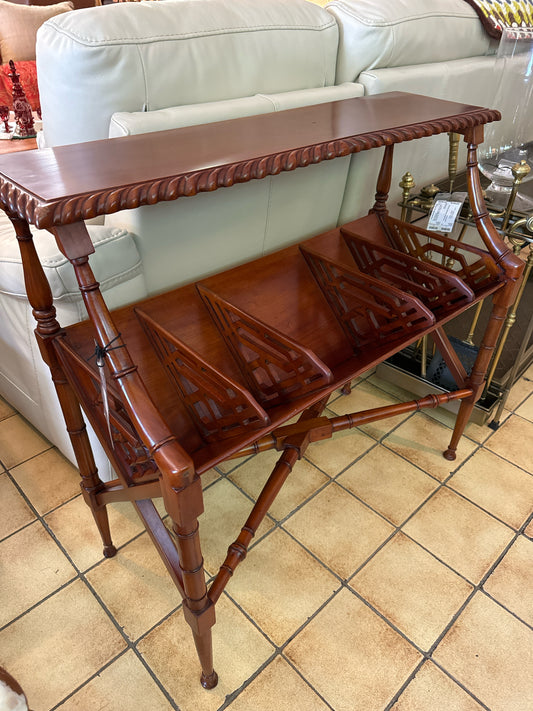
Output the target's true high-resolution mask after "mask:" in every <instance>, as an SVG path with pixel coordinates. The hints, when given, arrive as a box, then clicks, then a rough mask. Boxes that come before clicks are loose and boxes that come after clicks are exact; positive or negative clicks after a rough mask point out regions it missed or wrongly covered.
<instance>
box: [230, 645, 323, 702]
mask: <svg viewBox="0 0 533 711" xmlns="http://www.w3.org/2000/svg"><path fill="white" fill-rule="evenodd" d="M229 708H230V709H231V711H251V710H252V709H253V711H300V710H301V711H304V710H305V711H327V709H328V706H326V704H325V703H324V702H323V701H322V700H321V699H320V697H318V696H317V695H316V694H315V692H314V691H313V690H312V689H311V688H310V687H309V686H308V685H307V684H306V683H305V681H304V680H303V679H302V677H301V676H299V675H298V674H297V673H296V672H295V671H294V669H293V668H292V667H291V666H290V664H287V662H286V661H285V660H284V659H282V658H281V657H276V658H275V659H274V661H273V662H271V663H270V664H269V665H268V667H267V668H266V669H265V670H264V671H262V672H261V674H260V675H259V676H258V677H257V678H256V679H254V681H252V683H251V684H250V686H248V687H246V689H245V690H244V691H243V692H242V693H241V694H239V696H238V697H237V699H236V700H235V701H234V702H233V703H232V704H231V705H230V706H229Z"/></svg>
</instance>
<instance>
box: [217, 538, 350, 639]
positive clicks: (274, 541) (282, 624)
mask: <svg viewBox="0 0 533 711" xmlns="http://www.w3.org/2000/svg"><path fill="white" fill-rule="evenodd" d="M338 587H339V582H338V581H337V579H336V578H335V577H334V576H333V575H331V573H328V572H327V570H325V569H324V568H323V567H322V566H321V565H320V563H318V562H317V561H316V560H315V559H314V558H313V557H312V556H310V555H309V554H308V553H307V552H306V551H304V549H303V548H302V547H301V546H299V545H298V543H296V541H294V540H293V539H292V538H291V537H290V536H288V535H287V534H286V533H284V532H283V531H280V530H277V531H274V532H273V533H271V534H270V535H269V536H267V537H266V538H265V539H264V540H263V541H261V543H260V544H259V545H258V546H256V547H255V548H254V549H253V551H251V552H250V554H249V555H248V557H247V558H246V561H245V562H244V563H243V564H242V565H241V566H240V568H239V569H238V571H237V572H236V573H235V575H234V576H233V578H232V579H231V582H230V583H229V585H228V588H227V591H228V594H229V595H230V596H231V597H232V598H233V599H234V600H235V601H236V602H237V604H238V605H240V606H241V607H242V608H243V609H244V610H245V611H246V612H248V614H249V615H250V616H251V617H252V618H253V619H254V620H255V621H256V622H257V624H258V625H259V627H260V628H261V629H262V630H263V631H264V632H265V633H266V634H267V635H268V636H269V637H270V638H271V639H272V640H273V641H274V642H275V643H276V644H277V645H281V644H283V643H284V642H285V641H286V640H287V639H288V637H290V635H291V634H293V633H294V632H295V631H296V630H297V629H298V627H300V625H302V624H303V623H304V622H305V621H306V620H307V618H308V617H309V616H310V615H312V614H313V612H315V610H316V609H317V608H318V607H320V605H321V604H322V603H323V602H325V601H326V600H327V599H328V597H330V595H332V593H333V591H334V590H336V589H337V588H338Z"/></svg>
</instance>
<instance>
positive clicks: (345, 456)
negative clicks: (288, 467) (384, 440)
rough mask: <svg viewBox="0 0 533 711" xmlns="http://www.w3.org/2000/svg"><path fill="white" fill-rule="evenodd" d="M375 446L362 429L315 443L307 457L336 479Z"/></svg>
mask: <svg viewBox="0 0 533 711" xmlns="http://www.w3.org/2000/svg"><path fill="white" fill-rule="evenodd" d="M333 417H335V415H333ZM374 445H375V441H374V440H373V439H372V438H371V437H369V436H368V435H366V434H365V433H364V432H361V430H360V429H353V430H344V431H343V432H338V433H337V434H335V435H334V436H333V437H332V438H331V439H326V440H324V441H322V442H314V443H313V444H311V446H310V447H309V449H308V450H307V452H306V453H305V456H306V458H307V459H309V461H311V462H313V464H316V466H317V467H319V468H320V469H322V471H324V472H326V474H329V476H332V477H334V476H337V474H338V473H339V472H341V471H342V470H343V469H346V467H347V466H348V465H350V464H351V463H352V462H353V461H355V460H356V459H357V458H358V457H360V456H361V455H363V454H364V453H365V452H368V450H369V449H370V448H371V447H372V446H374Z"/></svg>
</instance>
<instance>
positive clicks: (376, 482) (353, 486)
mask: <svg viewBox="0 0 533 711" xmlns="http://www.w3.org/2000/svg"><path fill="white" fill-rule="evenodd" d="M337 481H338V482H339V484H342V486H345V487H346V488H347V489H349V490H350V491H351V492H353V493H354V494H355V495H356V496H358V497H359V498H361V499H362V500H363V501H365V503H367V504H368V505H369V506H371V507H372V508H373V509H375V510H376V511H379V513H380V514H382V515H383V516H385V518H387V519H388V520H389V521H392V523H394V524H395V525H396V526H399V525H400V524H401V523H403V521H405V519H406V518H407V517H408V516H409V515H410V514H411V513H412V512H413V511H414V510H415V509H416V508H418V506H420V504H422V502H423V501H424V500H425V499H427V497H428V496H429V495H430V494H431V493H432V492H433V491H435V489H436V488H437V486H438V483H437V482H436V481H435V480H434V479H432V478H431V477H429V476H427V474H424V472H422V471H420V469H418V468H417V467H415V466H414V465H413V464H411V463H410V462H407V461H406V460H405V459H403V458H402V457H400V456H398V455H397V454H395V453H394V452H391V451H390V449H387V448H386V447H383V446H382V445H377V446H376V447H374V449H372V450H371V451H370V452H368V454H365V456H364V457H362V458H361V459H360V460H359V461H358V462H356V463H355V464H354V465H353V466H351V467H350V468H349V469H347V470H346V471H345V472H344V473H343V474H341V475H340V477H339V478H338V479H337Z"/></svg>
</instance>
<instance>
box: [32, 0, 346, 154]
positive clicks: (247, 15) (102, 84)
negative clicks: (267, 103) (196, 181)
mask: <svg viewBox="0 0 533 711" xmlns="http://www.w3.org/2000/svg"><path fill="white" fill-rule="evenodd" d="M70 15H72V17H71V16H70ZM337 45H338V30H337V23H336V22H335V19H334V18H333V17H332V16H331V15H330V14H328V12H326V10H324V9H322V8H321V7H319V6H318V5H314V4H313V3H310V2H307V1H306V0H291V2H287V1H286V0H261V2H251V1H250V0H202V2H197V0H180V2H175V1H173V2H146V3H145V2H141V3H129V2H126V3H116V4H112V5H105V6H103V7H95V8H89V9H87V10H84V11H82V12H81V11H77V12H75V13H66V14H65V15H63V16H61V17H56V18H53V19H52V20H49V21H48V22H46V23H45V24H44V25H43V26H42V27H41V28H40V29H39V32H38V36H37V67H38V71H39V84H40V89H41V99H42V102H43V104H42V111H43V117H44V121H45V124H44V131H45V139H46V144H47V145H49V146H54V145H62V144H66V143H72V142H78V141H79V136H80V135H81V136H84V138H85V140H88V141H89V140H95V139H100V138H103V137H105V136H107V133H108V128H109V122H110V119H111V116H112V114H113V113H115V112H116V111H154V110H158V109H163V108H167V107H170V106H178V105H186V104H196V103H205V102H210V101H221V100H225V99H236V98H239V97H244V96H252V95H254V94H256V93H268V94H270V93H278V92H285V91H292V90H295V89H306V88H314V87H321V86H329V85H332V84H334V83H335V65H336V58H337ZM58 76H60V77H61V81H60V82H58ZM169 77H171V79H169ZM117 86H120V91H117ZM49 97H50V98H49ZM52 97H53V98H52ZM65 106H73V107H75V108H73V109H70V113H69V115H70V117H71V118H70V119H69V121H65V120H64V116H63V113H64V107H65Z"/></svg>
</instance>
